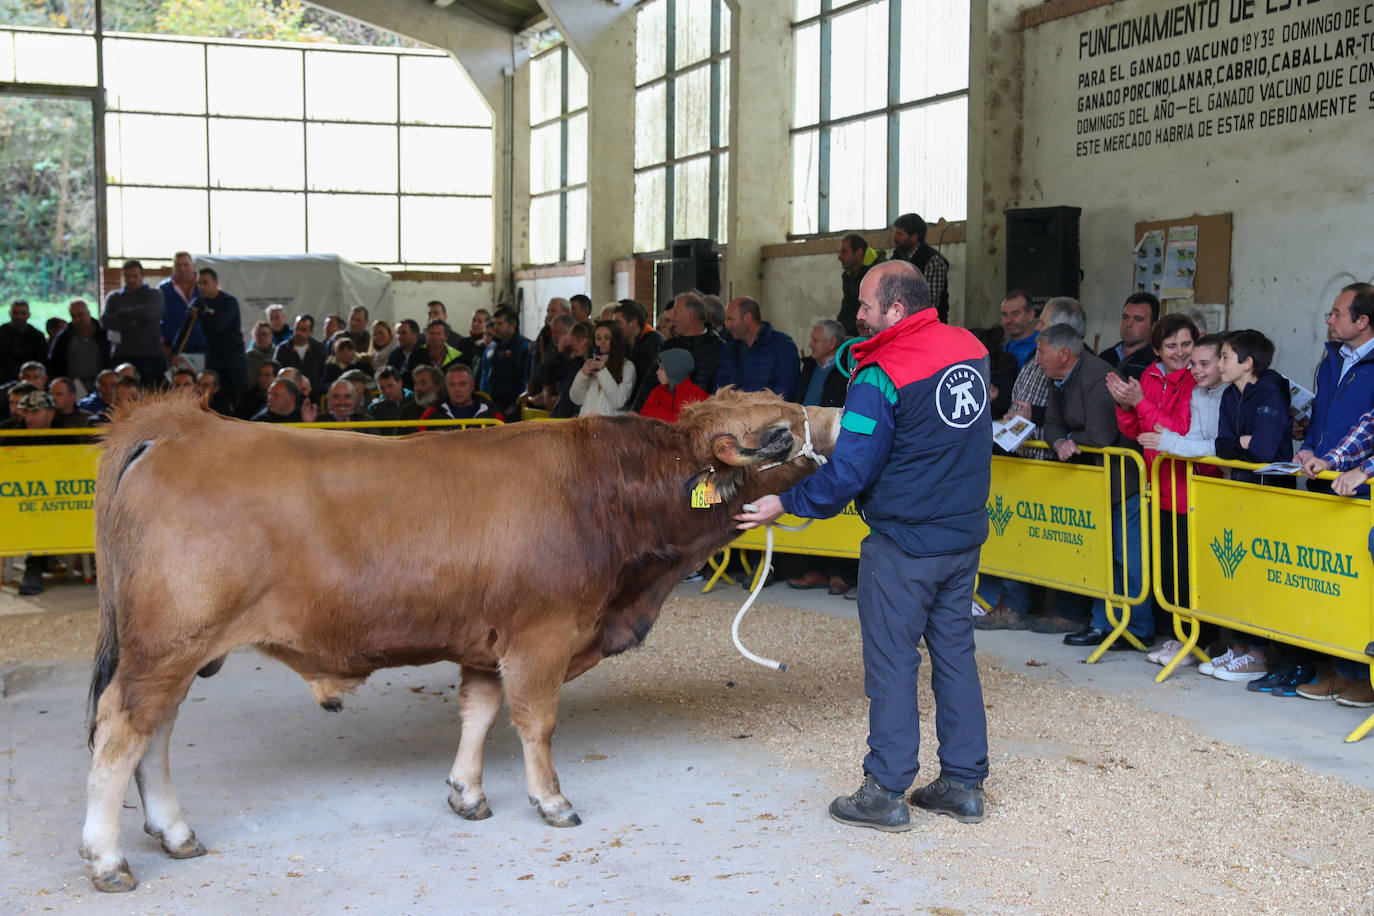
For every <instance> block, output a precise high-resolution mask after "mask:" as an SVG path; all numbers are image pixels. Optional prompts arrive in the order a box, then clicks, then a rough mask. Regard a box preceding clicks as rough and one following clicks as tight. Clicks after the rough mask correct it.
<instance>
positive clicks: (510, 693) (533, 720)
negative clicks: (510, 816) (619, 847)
mask: <svg viewBox="0 0 1374 916" xmlns="http://www.w3.org/2000/svg"><path fill="white" fill-rule="evenodd" d="M525 635H535V634H525ZM545 635H546V636H547V635H549V634H545ZM567 644H568V641H567V640H559V639H557V638H556V636H555V637H550V638H548V639H547V640H546V641H544V640H530V641H527V642H525V644H524V647H525V649H526V650H527V651H524V652H519V653H512V654H511V655H508V656H507V657H505V658H503V659H502V660H501V680H502V681H504V682H505V685H506V696H507V698H509V700H510V718H511V721H512V722H513V723H515V729H516V731H518V732H519V733H520V743H521V744H522V745H523V746H524V749H525V784H526V787H527V789H528V791H529V797H530V804H531V805H534V807H535V809H536V810H537V811H538V812H539V816H540V817H542V818H543V819H544V821H545V822H546V823H548V824H552V825H553V826H555V827H576V826H577V825H578V824H581V823H582V818H580V817H578V816H577V812H576V811H574V810H573V806H572V802H570V801H568V800H567V799H566V798H565V797H564V796H563V793H562V792H560V791H559V789H558V774H557V773H555V772H554V769H553V749H552V746H551V744H550V741H551V739H552V738H553V726H554V719H555V718H556V717H557V715H558V695H559V690H560V689H561V688H562V685H563V677H564V675H565V674H566V673H567V671H568V659H569V658H570V653H568V652H567V651H566V648H564V647H566V646H567ZM560 649H562V651H561V652H560V651H559V650H560Z"/></svg>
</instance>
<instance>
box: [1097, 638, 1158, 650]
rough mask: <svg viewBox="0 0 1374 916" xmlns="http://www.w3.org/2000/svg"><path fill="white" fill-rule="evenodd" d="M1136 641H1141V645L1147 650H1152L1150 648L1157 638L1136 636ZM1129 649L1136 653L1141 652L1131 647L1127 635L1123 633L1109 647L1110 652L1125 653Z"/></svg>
mask: <svg viewBox="0 0 1374 916" xmlns="http://www.w3.org/2000/svg"><path fill="white" fill-rule="evenodd" d="M1136 639H1138V640H1140V644H1141V645H1142V646H1144V647H1145V648H1147V649H1148V648H1150V646H1152V645H1154V641H1155V638H1154V637H1153V636H1136ZM1128 649H1130V650H1134V651H1136V652H1138V651H1140V650H1139V649H1136V647H1135V646H1133V645H1131V644H1130V643H1129V642H1127V641H1126V634H1125V633H1122V634H1121V636H1120V637H1118V638H1117V640H1116V642H1114V643H1112V644H1111V645H1110V646H1108V647H1107V651H1108V652H1125V651H1126V650H1128Z"/></svg>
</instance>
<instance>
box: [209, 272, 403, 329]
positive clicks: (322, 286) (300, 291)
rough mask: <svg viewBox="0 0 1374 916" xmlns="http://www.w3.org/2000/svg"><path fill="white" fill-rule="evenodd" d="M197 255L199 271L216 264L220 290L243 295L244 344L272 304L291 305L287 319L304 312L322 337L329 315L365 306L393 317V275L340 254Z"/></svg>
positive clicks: (378, 314) (372, 313) (343, 314)
mask: <svg viewBox="0 0 1374 916" xmlns="http://www.w3.org/2000/svg"><path fill="white" fill-rule="evenodd" d="M195 259H196V268H197V269H200V268H202V267H212V268H214V271H215V273H216V274H218V275H219V285H220V289H222V290H224V291H225V292H226V293H229V294H230V295H232V296H234V298H236V299H238V301H239V314H240V316H241V317H242V320H243V339H244V341H245V343H249V342H251V341H252V339H253V325H254V324H255V323H256V322H258V321H259V320H261V319H263V318H265V317H266V314H265V312H264V311H263V310H264V309H266V308H267V306H269V305H272V304H273V303H280V304H281V305H284V306H286V320H287V321H288V322H289V321H293V320H294V319H295V317H296V316H297V315H300V314H309V315H312V316H314V318H315V335H316V336H317V337H318V336H319V335H320V334H321V333H322V332H323V330H324V318H325V316H326V315H339V316H340V317H342V318H344V319H345V320H347V318H348V313H349V311H350V310H351V309H354V308H356V307H357V306H360V305H361V306H362V307H364V308H366V309H367V310H368V313H369V317H370V318H385V319H387V320H391V318H392V317H393V316H392V311H393V307H392V295H391V276H390V275H389V274H384V273H382V272H381V271H380V270H374V269H373V268H371V267H364V266H362V265H361V264H355V263H353V262H352V261H350V260H348V259H347V258H341V257H339V256H338V255H336V254H285V255H219V254H213V255H211V254H198V255H196V256H195Z"/></svg>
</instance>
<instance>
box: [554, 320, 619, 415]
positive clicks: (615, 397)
mask: <svg viewBox="0 0 1374 916" xmlns="http://www.w3.org/2000/svg"><path fill="white" fill-rule="evenodd" d="M634 390H635V365H634V363H632V362H630V360H629V357H628V354H627V351H626V348H625V339H624V338H623V337H621V335H620V327H619V325H617V324H616V323H615V322H614V321H598V322H597V323H596V329H595V331H594V332H593V336H592V352H591V355H590V356H589V357H588V358H587V361H586V362H585V363H583V364H582V368H581V369H580V370H579V371H578V373H577V378H575V379H574V380H573V383H572V389H571V391H570V392H569V396H570V397H571V398H572V400H573V403H574V404H579V405H581V410H579V411H578V414H577V415H578V416H579V417H595V416H607V415H610V414H617V413H624V412H625V407H626V405H627V403H628V402H629V400H630V396H631V395H632V394H634Z"/></svg>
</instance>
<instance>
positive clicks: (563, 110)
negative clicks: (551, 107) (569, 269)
mask: <svg viewBox="0 0 1374 916" xmlns="http://www.w3.org/2000/svg"><path fill="white" fill-rule="evenodd" d="M554 54H557V55H559V75H558V88H559V102H558V113H557V114H555V115H554V116H553V117H550V118H545V119H544V120H542V121H535V120H533V117H532V116H531V120H530V136H531V137H533V135H534V132H535V131H536V130H539V129H540V128H544V127H549V126H551V125H554V124H557V125H558V186H557V187H556V188H553V189H551V190H548V191H540V192H539V193H537V194H536V193H535V192H534V190H533V189H531V190H530V205H529V210H530V212H531V213H533V210H534V202H535V201H536V200H541V199H547V198H550V197H554V196H557V197H558V254H559V257H558V259H557V260H555V261H552V262H546V261H540V262H536V263H535V264H534V266H540V267H544V266H549V265H550V264H581V263H582V262H583V261H584V260H586V256H587V254H586V247H585V240H586V237H587V234H586V229H585V222H586V214H585V213H584V214H583V217H582V218H583V223H584V229H583V233H582V238H583V241H584V247H583V251H582V254H581V255H580V256H578V257H572V256H571V255H572V253H571V252H570V251H568V195H569V194H571V193H573V192H576V191H583V192H585V191H586V190H587V186H588V176H587V175H586V174H584V175H583V176H582V180H581V181H580V182H575V183H572V184H569V182H568V122H569V121H570V120H572V119H573V118H575V117H577V116H579V115H581V116H583V117H584V118H586V117H587V116H588V109H589V108H590V107H591V94H590V92H589V93H588V97H587V98H586V99H585V100H583V103H582V107H581V108H576V109H573V110H571V111H570V110H569V109H568V75H569V71H570V70H571V64H570V61H574V60H575V58H574V56H573V50H572V48H570V47H569V46H568V43H567V42H566V41H560V42H558V43H557V44H555V45H553V46H552V47H550V48H547V49H545V50H543V51H540V52H539V53H538V54H535V55H534V56H532V57H531V58H530V60H529V63H528V64H527V65H526V66H528V67H532V66H533V65H534V62H535V61H537V60H542V59H543V58H546V57H549V56H552V55H554ZM576 63H577V64H578V65H579V66H580V65H581V61H576ZM532 86H533V80H531V87H532ZM531 108H533V104H532V103H531ZM588 123H590V122H588ZM529 146H530V147H531V148H532V147H533V143H531V144H529ZM583 157H584V159H585V158H586V152H585V151H584V153H583ZM587 171H590V168H588V170H587ZM584 199H585V198H584ZM530 260H531V261H532V262H533V261H534V255H533V253H532V252H531V254H530Z"/></svg>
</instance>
